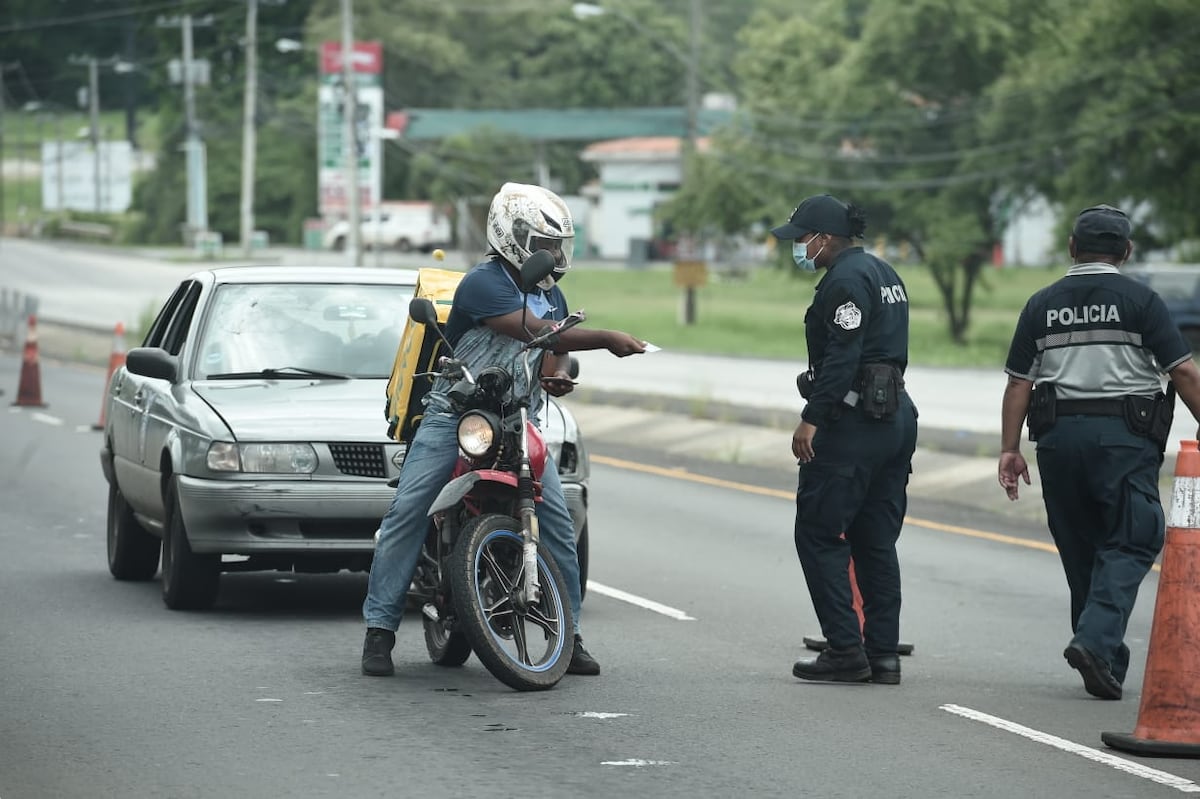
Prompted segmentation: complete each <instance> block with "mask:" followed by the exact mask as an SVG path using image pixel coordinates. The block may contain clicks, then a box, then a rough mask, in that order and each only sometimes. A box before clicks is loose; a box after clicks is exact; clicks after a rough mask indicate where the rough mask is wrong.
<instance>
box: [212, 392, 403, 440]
mask: <svg viewBox="0 0 1200 799" xmlns="http://www.w3.org/2000/svg"><path fill="white" fill-rule="evenodd" d="M192 389H193V390H194V391H195V392H196V393H197V394H198V395H199V396H200V397H201V398H202V399H203V400H204V401H205V402H207V403H208V404H209V406H211V407H212V409H213V410H214V411H216V412H217V413H218V414H219V415H220V416H221V418H222V419H223V420H224V421H225V424H227V425H228V426H229V429H230V430H232V431H233V435H234V437H235V438H236V439H238V440H239V441H295V440H297V439H299V440H303V441H387V440H388V438H387V421H386V420H385V419H384V418H383V408H384V400H385V399H386V397H385V393H386V390H387V381H386V380H369V379H357V380H310V379H305V380H205V381H197V382H194V383H192Z"/></svg>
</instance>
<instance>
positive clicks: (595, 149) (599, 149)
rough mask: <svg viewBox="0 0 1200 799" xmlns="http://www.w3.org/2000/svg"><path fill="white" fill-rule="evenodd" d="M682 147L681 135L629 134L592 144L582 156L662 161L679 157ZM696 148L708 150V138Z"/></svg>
mask: <svg viewBox="0 0 1200 799" xmlns="http://www.w3.org/2000/svg"><path fill="white" fill-rule="evenodd" d="M682 147H683V139H682V138H681V137H679V136H629V137H626V138H623V139H608V140H607V141H598V142H596V143H595V144H590V145H588V146H587V147H585V148H584V150H583V153H581V155H580V157H581V158H583V160H585V161H611V160H633V161H642V160H646V161H661V160H663V159H664V158H675V157H678V156H679V153H680V151H681V149H682ZM696 149H697V150H700V151H704V150H707V149H708V139H707V138H700V139H697V140H696Z"/></svg>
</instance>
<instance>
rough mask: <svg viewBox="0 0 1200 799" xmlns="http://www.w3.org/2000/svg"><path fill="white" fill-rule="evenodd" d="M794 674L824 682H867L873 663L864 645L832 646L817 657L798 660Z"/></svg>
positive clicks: (805, 678) (793, 667) (803, 678)
mask: <svg viewBox="0 0 1200 799" xmlns="http://www.w3.org/2000/svg"><path fill="white" fill-rule="evenodd" d="M792 676H794V677H799V678H800V679H802V680H821V681H823V682H866V681H867V680H869V679H871V664H870V662H868V661H867V653H866V652H864V651H863V649H862V647H852V648H850V649H833V648H830V649H826V650H825V651H824V652H822V653H821V654H819V655H817V656H816V657H815V658H808V659H806V660H797V661H796V665H794V666H792Z"/></svg>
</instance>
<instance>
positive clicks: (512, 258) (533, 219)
mask: <svg viewBox="0 0 1200 799" xmlns="http://www.w3.org/2000/svg"><path fill="white" fill-rule="evenodd" d="M487 240H488V244H490V245H491V247H492V249H493V250H495V251H496V253H497V254H499V255H500V257H502V258H504V259H505V260H506V261H508V262H509V263H511V264H513V265H514V266H516V267H518V268H520V266H521V264H523V263H525V259H526V258H528V257H529V256H530V255H532V254H533V253H534V252H536V251H537V250H549V251H550V253H551V254H552V255H553V256H554V261H555V267H554V271H553V272H552V273H550V275H549V276H548V277H546V278H545V279H544V280H542V281H541V282H539V283H538V288H541V289H547V290H548V289H550V288H552V287H553V286H554V284H555V283H556V282H557V281H558V280H560V279H562V276H563V275H565V274H566V273H567V270H568V269H570V268H571V254H572V252H573V251H574V249H575V225H574V223H573V222H572V221H571V211H570V209H568V208H567V204H566V203H564V202H563V201H562V198H561V197H559V196H558V195H557V194H555V193H554V192H552V191H550V190H549V189H544V188H542V187H541V186H532V185H529V184H525V183H505V184H504V185H503V186H501V187H500V191H498V192H497V193H496V196H495V197H493V198H492V205H491V208H489V209H488V217H487Z"/></svg>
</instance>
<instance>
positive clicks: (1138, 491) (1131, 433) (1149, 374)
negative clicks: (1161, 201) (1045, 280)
mask: <svg viewBox="0 0 1200 799" xmlns="http://www.w3.org/2000/svg"><path fill="white" fill-rule="evenodd" d="M1129 234H1130V223H1129V219H1128V217H1126V215H1125V214H1124V213H1123V212H1122V211H1120V210H1119V209H1117V208H1113V207H1111V206H1108V205H1099V206H1096V207H1093V208H1087V209H1085V210H1084V211H1082V212H1081V213H1080V214H1079V216H1078V217H1077V218H1076V219H1075V226H1074V229H1073V231H1072V234H1071V237H1070V239H1069V241H1068V252H1069V253H1070V256H1071V259H1072V261H1073V262H1074V265H1073V266H1072V267H1071V268H1070V269H1068V270H1067V274H1066V276H1065V277H1063V278H1061V279H1059V280H1058V281H1056V282H1055V283H1053V284H1051V285H1049V286H1047V287H1046V288H1044V289H1042V290H1041V291H1039V292H1037V293H1036V294H1034V295H1033V296H1032V297H1030V299H1029V301H1028V302H1027V303H1026V304H1025V308H1024V309H1023V310H1022V311H1021V316H1020V318H1019V319H1018V321H1017V326H1016V330H1015V332H1014V333H1013V338H1012V344H1011V346H1010V348H1009V352H1008V360H1007V362H1006V363H1005V367H1004V370H1005V371H1006V372H1007V373H1008V385H1007V386H1006V387H1005V390H1004V402H1003V407H1002V410H1001V450H1002V451H1001V454H1000V463H999V478H1000V485H1001V486H1003V487H1004V490H1005V491H1006V492H1007V493H1008V497H1009V499H1013V500H1015V499H1017V497H1018V480H1019V479H1023V480H1024V481H1025V484H1026V485H1028V484H1029V468H1028V466H1027V464H1026V463H1025V459H1024V457H1022V455H1021V452H1020V448H1019V445H1020V437H1021V424H1022V422H1023V421H1024V420H1025V419H1026V417H1027V416H1028V420H1029V432H1030V439H1031V440H1035V441H1036V442H1037V462H1038V470H1039V473H1040V474H1041V478H1042V496H1043V500H1044V502H1045V504H1046V516H1047V519H1048V521H1049V526H1050V534H1051V536H1052V537H1053V538H1054V542H1055V544H1056V545H1057V547H1058V553H1059V557H1060V558H1061V559H1062V564H1063V570H1064V571H1065V572H1066V577H1067V586H1068V588H1069V589H1070V592H1071V630H1072V632H1074V637H1073V638H1072V639H1071V641H1070V643H1069V644H1068V645H1067V648H1066V650H1065V651H1064V652H1063V656H1064V657H1065V658H1066V660H1067V663H1068V664H1069V665H1070V666H1071V668H1073V669H1076V670H1078V671H1079V672H1080V675H1081V676H1082V677H1083V685H1084V688H1085V689H1086V690H1087V692H1088V693H1089V694H1091V695H1092V696H1096V697H1099V698H1101V699H1120V698H1121V690H1122V689H1121V686H1122V683H1123V682H1124V680H1125V672H1126V670H1127V669H1128V667H1129V647H1127V646H1126V645H1125V642H1124V638H1125V626H1126V624H1127V623H1128V621H1129V614H1130V612H1131V611H1132V610H1133V603H1134V600H1135V599H1136V597H1137V591H1138V586H1139V585H1141V582H1142V579H1143V578H1145V576H1146V573H1147V572H1149V571H1150V567H1151V565H1152V564H1153V563H1154V559H1155V558H1156V557H1157V556H1158V553H1159V551H1160V550H1161V549H1162V547H1163V538H1164V527H1165V521H1164V518H1163V509H1162V505H1161V503H1160V501H1159V496H1158V472H1159V467H1160V466H1161V465H1162V454H1163V449H1164V447H1165V445H1166V440H1167V436H1168V435H1169V432H1170V428H1171V417H1172V415H1173V412H1174V391H1175V390H1177V391H1178V393H1179V395H1180V396H1181V397H1183V400H1184V403H1185V404H1186V405H1187V407H1188V408H1189V409H1190V410H1191V412H1192V415H1193V416H1195V417H1196V418H1197V419H1200V370H1197V368H1196V366H1195V365H1194V364H1193V363H1192V352H1191V348H1190V347H1189V346H1188V344H1187V342H1186V341H1185V340H1184V338H1183V335H1182V334H1181V333H1180V332H1179V329H1178V328H1177V327H1176V326H1175V324H1174V323H1173V322H1172V321H1171V317H1170V315H1169V314H1168V312H1167V309H1166V306H1165V305H1164V304H1163V301H1162V299H1161V298H1160V297H1159V296H1158V295H1157V294H1156V293H1154V291H1153V290H1151V289H1150V288H1149V287H1148V286H1146V285H1144V284H1142V283H1139V282H1137V281H1135V280H1133V279H1132V278H1130V277H1128V276H1126V275H1122V274H1121V273H1120V272H1119V271H1118V267H1119V266H1121V265H1122V264H1123V263H1125V261H1126V260H1127V259H1128V258H1129V256H1130V253H1132V252H1133V244H1132V243H1131V242H1130V240H1129ZM1164 372H1165V373H1167V374H1169V375H1170V387H1169V388H1168V390H1167V392H1166V394H1165V395H1164V393H1163V391H1162V379H1161V375H1162V374H1163V373H1164Z"/></svg>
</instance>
